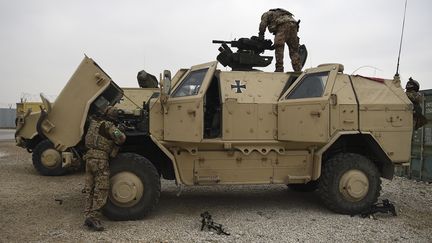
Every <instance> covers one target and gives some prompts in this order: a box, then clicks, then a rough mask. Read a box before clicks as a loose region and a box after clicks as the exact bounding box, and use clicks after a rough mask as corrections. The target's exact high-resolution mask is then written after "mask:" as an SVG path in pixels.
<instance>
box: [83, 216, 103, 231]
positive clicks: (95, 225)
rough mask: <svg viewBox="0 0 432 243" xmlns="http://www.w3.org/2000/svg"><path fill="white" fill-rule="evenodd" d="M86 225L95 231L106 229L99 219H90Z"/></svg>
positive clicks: (86, 221)
mask: <svg viewBox="0 0 432 243" xmlns="http://www.w3.org/2000/svg"><path fill="white" fill-rule="evenodd" d="M84 225H85V226H87V227H88V228H89V229H92V230H94V231H103V230H104V227H103V226H102V224H101V222H100V221H99V219H96V218H94V217H88V218H86V220H85V221H84Z"/></svg>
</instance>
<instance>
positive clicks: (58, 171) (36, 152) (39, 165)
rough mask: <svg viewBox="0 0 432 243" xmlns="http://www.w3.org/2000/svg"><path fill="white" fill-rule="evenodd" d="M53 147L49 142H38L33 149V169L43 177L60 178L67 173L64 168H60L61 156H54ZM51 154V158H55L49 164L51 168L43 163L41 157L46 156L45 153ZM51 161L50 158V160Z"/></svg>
mask: <svg viewBox="0 0 432 243" xmlns="http://www.w3.org/2000/svg"><path fill="white" fill-rule="evenodd" d="M55 151H56V150H55V148H54V145H53V144H52V143H51V141H49V140H47V139H45V140H42V141H41V142H39V143H38V144H37V145H36V147H35V148H34V149H33V154H32V160H33V166H34V168H35V169H36V170H37V171H38V172H39V174H41V175H44V176H61V175H64V174H65V173H66V172H67V169H66V168H63V167H62V160H61V154H60V152H58V151H57V152H58V156H57V155H56V154H55ZM49 152H51V153H52V154H51V157H56V158H57V159H56V160H55V161H57V162H55V163H54V162H51V164H53V163H54V164H53V165H51V166H48V165H47V163H43V161H42V160H43V158H42V156H46V153H49ZM51 159H52V158H51Z"/></svg>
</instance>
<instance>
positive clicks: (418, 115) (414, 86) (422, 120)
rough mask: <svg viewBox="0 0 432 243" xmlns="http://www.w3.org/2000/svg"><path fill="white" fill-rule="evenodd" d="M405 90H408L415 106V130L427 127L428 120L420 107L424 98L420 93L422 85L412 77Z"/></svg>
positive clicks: (407, 92)
mask: <svg viewBox="0 0 432 243" xmlns="http://www.w3.org/2000/svg"><path fill="white" fill-rule="evenodd" d="M405 89H406V91H405V93H406V95H407V96H408V98H409V99H410V100H411V102H412V103H413V106H414V107H413V109H414V113H413V116H414V117H413V119H414V130H417V129H419V128H420V127H422V126H424V125H426V123H427V119H426V117H425V116H424V115H423V114H422V109H421V106H420V103H422V102H423V96H422V95H421V94H420V93H419V92H418V91H419V89H420V84H419V83H418V82H417V81H415V80H414V79H412V78H411V77H410V78H409V80H408V82H407V84H406V86H405Z"/></svg>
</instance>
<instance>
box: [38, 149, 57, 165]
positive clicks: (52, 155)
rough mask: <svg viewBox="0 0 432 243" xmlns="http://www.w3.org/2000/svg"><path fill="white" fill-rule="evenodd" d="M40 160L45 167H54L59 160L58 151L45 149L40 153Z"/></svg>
mask: <svg viewBox="0 0 432 243" xmlns="http://www.w3.org/2000/svg"><path fill="white" fill-rule="evenodd" d="M41 162H42V164H43V165H44V166H45V167H48V168H50V167H51V168H52V167H56V166H57V165H59V163H60V162H61V156H60V153H59V152H58V151H57V150H55V149H47V150H45V151H43V152H42V154H41Z"/></svg>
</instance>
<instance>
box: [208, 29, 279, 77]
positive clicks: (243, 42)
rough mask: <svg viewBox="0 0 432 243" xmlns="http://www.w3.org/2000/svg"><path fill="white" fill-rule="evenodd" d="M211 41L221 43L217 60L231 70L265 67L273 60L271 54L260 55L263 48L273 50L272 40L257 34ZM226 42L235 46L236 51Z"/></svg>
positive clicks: (250, 69) (249, 69)
mask: <svg viewBox="0 0 432 243" xmlns="http://www.w3.org/2000/svg"><path fill="white" fill-rule="evenodd" d="M213 43H214V44H222V45H221V47H219V49H218V50H219V52H220V53H219V55H218V56H217V60H218V61H219V62H220V63H221V64H222V65H223V66H224V67H226V66H229V67H231V68H232V70H233V71H252V70H253V68H254V67H267V66H268V65H270V63H271V62H272V60H273V57H271V56H261V55H260V54H261V53H263V52H264V51H265V50H273V49H274V47H273V42H272V41H271V40H264V39H260V38H259V37H257V36H252V37H251V38H240V39H238V40H234V41H220V40H213ZM228 44H230V45H231V47H235V48H237V52H233V51H232V50H231V48H230V47H229V46H228Z"/></svg>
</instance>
